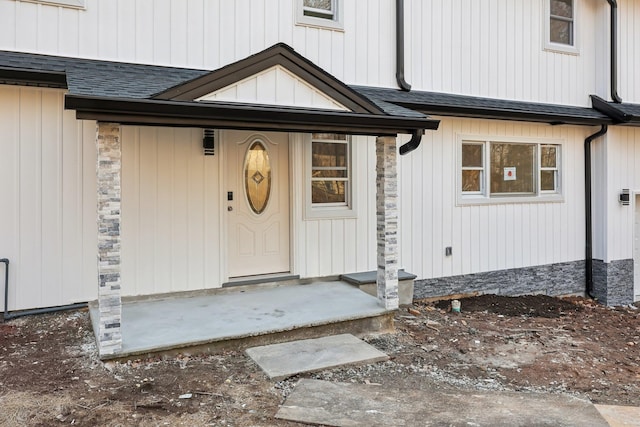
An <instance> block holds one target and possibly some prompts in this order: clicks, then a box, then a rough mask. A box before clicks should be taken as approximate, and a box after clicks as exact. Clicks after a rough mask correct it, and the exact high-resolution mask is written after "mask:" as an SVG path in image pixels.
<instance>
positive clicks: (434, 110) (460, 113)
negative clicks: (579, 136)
mask: <svg viewBox="0 0 640 427" xmlns="http://www.w3.org/2000/svg"><path fill="white" fill-rule="evenodd" d="M394 103H395V104H398V105H401V106H403V107H405V108H410V109H413V110H417V111H420V112H421V113H425V114H432V115H442V116H455V117H469V118H479V119H492V120H512V121H520V122H536V123H548V124H550V125H588V126H591V125H603V124H611V123H612V120H611V119H608V118H604V117H603V118H593V117H585V116H578V115H565V114H552V113H545V112H538V111H522V110H519V109H509V108H492V107H461V106H454V105H425V104H416V103H411V102H394Z"/></svg>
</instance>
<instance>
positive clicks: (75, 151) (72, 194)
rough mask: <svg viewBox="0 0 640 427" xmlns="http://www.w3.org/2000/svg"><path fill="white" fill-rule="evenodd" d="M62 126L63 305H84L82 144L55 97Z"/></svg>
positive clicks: (71, 116) (72, 121)
mask: <svg viewBox="0 0 640 427" xmlns="http://www.w3.org/2000/svg"><path fill="white" fill-rule="evenodd" d="M57 104H58V108H59V110H60V112H61V115H62V117H61V122H62V163H61V173H62V195H61V206H62V224H61V233H62V250H61V253H62V260H61V270H62V274H61V286H60V290H61V293H62V300H61V302H62V303H67V302H69V301H86V300H83V299H80V298H81V297H82V292H81V289H80V288H81V284H82V270H81V269H80V268H79V266H81V265H82V204H83V200H82V185H81V183H82V140H81V139H80V138H78V130H79V127H80V123H79V122H78V121H76V119H75V114H74V112H72V111H63V110H62V94H61V93H58V100H57Z"/></svg>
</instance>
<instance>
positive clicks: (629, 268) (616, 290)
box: [593, 259, 634, 305]
mask: <svg viewBox="0 0 640 427" xmlns="http://www.w3.org/2000/svg"><path fill="white" fill-rule="evenodd" d="M593 296H594V297H596V298H597V299H598V301H600V302H602V303H603V304H606V305H624V304H631V303H632V302H633V301H634V298H633V297H634V295H633V260H632V259H624V260H619V261H612V262H610V263H604V262H602V261H600V260H595V261H594V263H593Z"/></svg>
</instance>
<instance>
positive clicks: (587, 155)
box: [584, 125, 608, 299]
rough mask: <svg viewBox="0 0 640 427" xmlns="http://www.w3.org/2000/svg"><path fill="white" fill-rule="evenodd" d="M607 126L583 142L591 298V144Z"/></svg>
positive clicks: (587, 276)
mask: <svg viewBox="0 0 640 427" xmlns="http://www.w3.org/2000/svg"><path fill="white" fill-rule="evenodd" d="M607 130H608V127H607V125H602V127H601V128H600V130H599V131H598V132H596V133H594V134H592V135H589V136H588V137H587V138H586V139H585V140H584V200H585V222H586V229H585V231H586V235H585V293H586V294H587V295H588V296H589V297H590V298H593V299H595V297H594V296H593V218H592V212H591V142H592V141H593V140H594V139H596V138H599V137H601V136H603V135H604V134H606V133H607Z"/></svg>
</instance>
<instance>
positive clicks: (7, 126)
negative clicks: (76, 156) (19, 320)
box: [0, 86, 21, 310]
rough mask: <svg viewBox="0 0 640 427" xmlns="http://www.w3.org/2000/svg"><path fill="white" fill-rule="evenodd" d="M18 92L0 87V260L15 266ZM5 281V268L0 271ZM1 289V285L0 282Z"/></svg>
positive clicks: (11, 296)
mask: <svg viewBox="0 0 640 427" xmlns="http://www.w3.org/2000/svg"><path fill="white" fill-rule="evenodd" d="M19 94H20V92H19V89H18V88H17V87H11V86H0V100H1V101H2V102H0V118H1V119H0V135H2V136H3V137H2V138H1V139H0V151H1V152H2V153H3V154H2V156H0V182H2V183H3V185H4V195H3V196H4V200H5V202H4V204H3V208H2V209H0V223H2V224H5V226H4V227H0V257H2V258H9V260H10V262H12V263H16V261H17V260H18V259H19V258H18V257H19V255H20V253H19V250H20V249H19V247H20V235H19V233H17V232H16V231H17V230H20V229H21V227H20V211H19V208H20V175H21V173H20V154H21V153H20V145H21V144H20V133H19V130H20V128H19V123H20V110H21V109H20V95H19ZM1 271H2V273H1V274H2V275H1V276H0V277H2V278H3V279H2V280H4V269H3V270H1ZM16 271H17V269H16V268H10V269H9V274H10V277H9V283H10V284H14V285H13V286H11V287H10V289H9V298H8V300H9V304H8V305H9V309H10V310H14V309H15V308H16V295H15V294H16V288H15V284H17V283H18V281H17V279H18V275H17V274H16ZM2 284H3V286H4V283H2ZM0 294H1V295H0V303H1V304H2V305H1V307H4V304H5V301H4V292H1V293H0Z"/></svg>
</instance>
